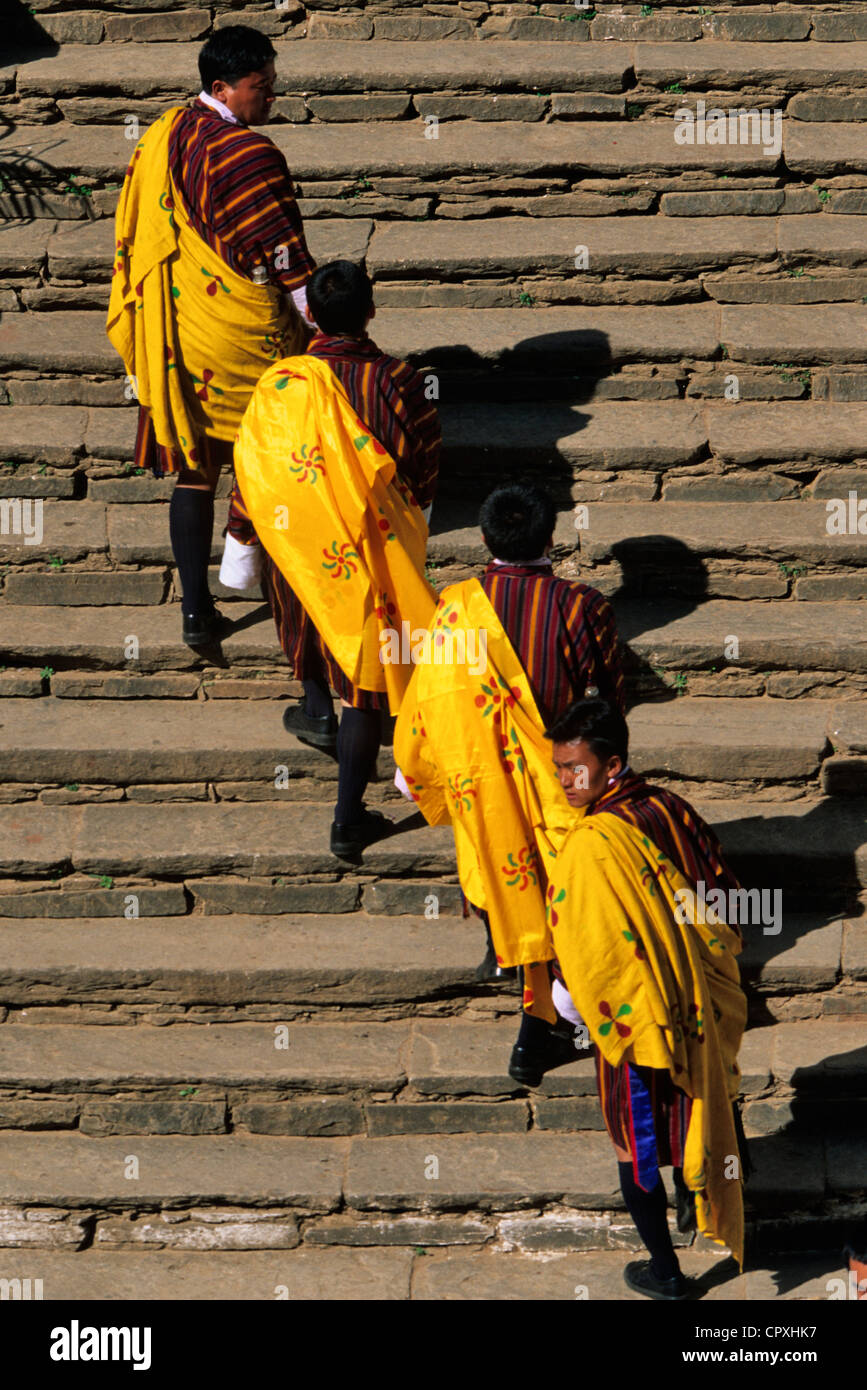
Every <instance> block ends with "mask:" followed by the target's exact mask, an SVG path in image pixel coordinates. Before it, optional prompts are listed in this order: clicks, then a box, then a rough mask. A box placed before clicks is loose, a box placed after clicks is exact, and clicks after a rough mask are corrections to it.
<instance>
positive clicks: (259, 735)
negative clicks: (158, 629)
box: [0, 698, 322, 785]
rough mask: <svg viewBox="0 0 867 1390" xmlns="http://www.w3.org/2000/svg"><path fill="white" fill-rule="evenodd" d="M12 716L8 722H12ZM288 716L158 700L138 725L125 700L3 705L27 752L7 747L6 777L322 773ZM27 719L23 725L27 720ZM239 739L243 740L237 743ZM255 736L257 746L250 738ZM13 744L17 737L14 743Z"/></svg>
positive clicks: (231, 703)
mask: <svg viewBox="0 0 867 1390" xmlns="http://www.w3.org/2000/svg"><path fill="white" fill-rule="evenodd" d="M4 715H5V718H4ZM280 715H281V711H280V709H279V708H278V707H276V706H275V707H274V708H273V709H272V710H271V711H270V715H269V714H267V713H263V710H262V709H261V708H260V707H259V706H258V705H257V704H250V703H249V702H248V701H246V700H238V701H235V700H220V701H217V702H216V703H214V704H213V705H211V704H209V705H207V706H205V705H204V704H202V703H200V702H195V701H194V702H190V703H185V704H183V705H178V704H176V703H174V702H173V703H172V704H171V705H168V706H161V705H160V703H159V702H158V701H154V700H151V701H150V703H149V705H148V708H147V711H146V712H145V713H144V714H143V715H140V716H139V717H138V719H137V720H136V721H135V725H134V727H133V729H131V728H130V721H129V714H128V711H127V710H126V709H125V708H124V706H123V704H122V703H111V704H106V703H105V702H104V701H102V700H100V701H99V703H97V704H91V703H90V702H89V701H87V700H85V699H79V700H78V701H77V702H76V704H75V705H74V706H72V705H69V704H67V703H66V702H65V701H63V702H56V701H55V700H53V699H50V698H49V699H45V700H40V701H39V702H38V707H37V706H36V705H35V706H34V708H33V710H32V711H31V712H30V714H29V715H28V714H27V713H26V712H25V711H23V709H22V708H20V707H19V704H18V703H17V702H16V703H15V704H14V705H11V706H6V707H4V706H2V703H0V721H2V722H4V723H6V727H7V733H8V734H10V735H11V732H12V729H15V730H16V736H17V738H18V739H20V745H19V751H18V752H16V751H15V749H14V747H12V746H9V745H7V746H6V747H5V748H3V749H0V778H4V779H6V780H10V779H14V778H15V777H18V776H19V775H21V774H23V772H24V771H25V768H24V762H25V761H27V762H29V767H30V771H29V773H28V780H29V781H33V779H34V776H36V775H37V773H38V774H39V775H41V776H42V778H43V780H44V781H50V782H66V781H74V780H77V781H82V782H121V783H126V782H145V781H146V782H180V781H185V780H186V781H196V780H206V781H215V780H216V779H217V778H234V777H237V778H243V779H245V780H250V781H255V780H257V779H262V780H263V781H267V782H269V783H270V784H271V785H273V784H274V781H275V777H277V776H278V775H279V769H280V768H281V767H283V768H287V769H288V772H289V773H290V774H291V775H293V776H298V775H300V774H302V773H308V774H312V775H314V776H315V774H316V771H317V768H318V765H319V764H320V763H321V762H322V754H321V753H318V752H317V751H316V750H313V749H310V748H309V747H308V746H307V745H305V744H303V743H300V742H299V741H298V740H297V739H296V738H294V737H293V736H291V735H287V734H286V732H285V730H283V728H282V723H281V718H280ZM22 720H23V722H22ZM233 731H234V739H235V740H236V741H237V744H236V746H233ZM247 735H249V742H246V741H245V740H246V736H247ZM10 744H11V738H10Z"/></svg>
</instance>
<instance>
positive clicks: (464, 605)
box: [394, 579, 575, 1002]
mask: <svg viewBox="0 0 867 1390" xmlns="http://www.w3.org/2000/svg"><path fill="white" fill-rule="evenodd" d="M459 638H460V639H461V641H458V639H459ZM427 639H428V640H427V642H426V643H424V642H419V643H418V644H417V646H418V648H419V650H418V654H417V657H416V667H415V671H414V673H413V677H412V680H411V682H410V686H409V689H408V691H407V694H406V698H405V701H404V706H403V708H402V710H401V713H400V717H399V719H398V721H397V726H396V728H395V737H394V756H395V761H396V762H397V764H398V767H400V769H401V771H402V772H403V774H404V776H405V778H406V780H407V783H408V785H409V787H410V790H411V791H412V793H413V798H414V800H415V801H416V802H417V804H418V806H419V809H420V810H421V811H422V813H423V815H424V817H425V819H426V820H427V821H428V822H429V823H430V824H431V825H442V824H446V823H447V822H448V821H451V823H452V827H453V829H454V835H455V849H456V852H457V860H458V874H459V877H460V881H461V887H462V888H463V890H464V892H465V894H466V895H467V897H468V898H469V899H470V901H471V902H472V903H473V904H474V905H475V906H476V907H480V908H484V909H485V910H486V911H487V912H488V915H489V918H490V925H491V936H492V938H493V941H494V949H495V950H496V952H497V956H498V959H499V960H500V962H501V964H503V965H505V966H513V965H530V964H532V963H534V962H536V961H545V960H550V959H551V957H552V955H553V953H554V952H553V945H552V941H551V936H550V933H549V931H548V927H547V923H546V918H545V893H546V891H547V887H548V874H549V872H550V868H551V864H552V862H553V859H554V855H555V853H556V846H557V843H558V841H559V837H560V836H561V835H562V834H563V833H565V830H566V829H567V827H568V826H569V825H571V824H572V823H573V820H574V817H575V812H573V811H572V809H571V808H570V806H569V804H568V802H567V801H566V798H565V796H564V794H563V792H562V789H561V787H560V785H559V782H558V781H557V776H556V773H555V771H554V767H553V764H552V761H551V744H550V742H549V741H548V740H547V739H546V738H545V737H544V725H543V723H542V718H541V715H540V714H539V711H538V709H537V707H536V702H535V699H534V697H533V692H532V690H531V689H530V683H529V681H528V679H527V675H526V672H525V671H524V668H523V667H522V665H521V663H520V661H519V659H518V657H517V655H516V653H515V650H514V648H513V647H512V644H511V642H510V641H509V639H508V637H507V636H506V633H505V632H504V630H503V627H502V625H501V623H500V620H499V618H498V617H497V614H496V612H495V610H494V608H493V607H492V605H491V603H490V601H489V599H488V597H487V595H486V594H485V591H484V589H483V588H482V586H481V584H479V582H478V580H476V579H469V580H466V581H465V582H464V583H462V584H455V585H452V586H451V587H449V588H448V589H446V590H445V591H444V593H443V594H442V595H441V597H440V601H439V604H438V606H437V610H436V613H435V614H434V617H433V620H432V621H431V624H430V628H429V631H428V634H427ZM461 644H462V645H461ZM440 648H442V655H440V656H438V652H439V651H440ZM525 1002H527V1001H525ZM530 1002H532V1001H530Z"/></svg>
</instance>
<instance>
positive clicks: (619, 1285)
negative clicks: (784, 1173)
mask: <svg viewBox="0 0 867 1390" xmlns="http://www.w3.org/2000/svg"><path fill="white" fill-rule="evenodd" d="M175 1215H176V1213H171V1214H170V1216H169V1218H167V1219H164V1218H162V1217H158V1218H156V1219H152V1218H145V1219H144V1220H142V1221H137V1222H128V1221H125V1220H124V1219H123V1218H117V1217H113V1216H109V1217H107V1218H104V1219H102V1220H100V1222H99V1223H98V1225H97V1227H96V1234H97V1241H98V1244H97V1248H95V1249H85V1250H82V1251H80V1252H76V1250H75V1246H76V1245H78V1244H81V1243H82V1242H83V1241H84V1240H85V1239H86V1238H87V1234H86V1233H87V1227H86V1226H85V1225H83V1224H81V1223H80V1222H77V1221H75V1220H74V1219H72V1220H69V1219H67V1220H66V1221H65V1222H58V1223H53V1224H52V1225H51V1226H50V1227H49V1226H47V1225H45V1224H43V1225H42V1226H41V1228H40V1227H39V1226H38V1225H37V1224H36V1222H35V1221H33V1222H29V1223H27V1224H25V1222H24V1221H23V1220H21V1221H17V1222H15V1224H14V1227H13V1224H12V1222H11V1221H10V1223H9V1226H10V1229H14V1231H15V1233H16V1236H17V1237H18V1242H19V1243H20V1246H24V1240H23V1238H22V1237H23V1236H24V1235H26V1236H31V1235H35V1234H36V1233H38V1234H39V1235H40V1236H41V1237H42V1241H40V1242H39V1244H40V1247H41V1248H38V1249H33V1250H31V1249H28V1248H18V1243H16V1245H15V1248H14V1253H13V1251H9V1250H8V1249H7V1253H6V1257H5V1261H4V1270H7V1271H8V1273H9V1276H10V1277H15V1278H19V1279H22V1280H24V1281H26V1280H28V1279H29V1280H31V1285H30V1288H31V1289H35V1288H37V1287H38V1288H39V1289H40V1291H41V1294H40V1296H41V1297H42V1298H44V1299H45V1301H46V1302H51V1301H54V1300H57V1299H62V1300H66V1301H69V1302H76V1303H78V1302H87V1301H90V1300H95V1301H99V1302H104V1301H107V1300H109V1299H111V1300H121V1301H129V1302H138V1301H140V1300H141V1301H150V1300H155V1299H161V1300H166V1301H171V1302H173V1303H174V1302H176V1301H182V1302H185V1301H187V1300H194V1301H207V1300H220V1301H223V1300H226V1299H231V1300H232V1302H233V1303H234V1302H239V1301H245V1300H271V1299H274V1298H276V1297H279V1298H288V1299H291V1300H292V1301H293V1302H316V1303H324V1302H330V1301H332V1300H364V1301H365V1302H367V1301H374V1302H384V1301H397V1300H403V1301H407V1300H409V1299H417V1300H418V1299H420V1300H423V1301H424V1302H435V1301H439V1300H447V1299H448V1300H456V1299H460V1300H462V1301H466V1300H470V1301H472V1300H480V1299H481V1300H498V1299H520V1300H521V1301H527V1300H530V1301H532V1300H543V1299H550V1300H554V1299H557V1300H561V1301H565V1300H569V1299H575V1298H576V1297H585V1296H586V1297H588V1298H589V1297H593V1298H594V1299H605V1300H606V1301H609V1302H631V1301H635V1302H638V1301H639V1300H640V1299H641V1298H642V1295H641V1294H637V1293H633V1292H632V1291H631V1290H630V1289H628V1288H627V1287H626V1285H625V1284H624V1282H623V1266H624V1262H625V1258H626V1256H625V1254H624V1250H626V1249H633V1250H638V1249H639V1248H640V1246H639V1243H638V1236H637V1234H636V1233H635V1232H633V1231H632V1229H631V1227H630V1226H629V1224H628V1223H627V1222H626V1221H625V1219H624V1218H623V1217H621V1218H619V1220H618V1221H616V1222H615V1223H613V1224H612V1223H611V1222H610V1221H609V1220H606V1219H602V1218H599V1219H594V1218H588V1217H585V1216H576V1215H574V1214H565V1215H562V1216H558V1217H554V1218H551V1217H548V1218H544V1217H543V1218H537V1219H534V1218H532V1217H530V1218H527V1219H522V1218H509V1217H505V1218H503V1219H502V1220H501V1221H499V1222H495V1221H491V1222H490V1224H488V1222H487V1219H486V1218H484V1217H479V1218H475V1217H471V1216H458V1217H453V1218H447V1217H445V1218H436V1217H434V1218H431V1217H421V1218H403V1219H401V1218H396V1219H395V1218H383V1219H377V1218H375V1217H372V1218H369V1219H360V1220H357V1221H352V1220H345V1219H343V1218H340V1217H335V1218H324V1219H323V1220H321V1221H319V1222H314V1223H311V1224H310V1225H309V1228H308V1230H307V1231H306V1232H305V1233H304V1241H305V1245H304V1246H302V1248H300V1249H293V1248H292V1247H293V1246H295V1245H297V1244H298V1241H299V1236H298V1232H297V1228H296V1229H295V1230H292V1229H291V1228H290V1226H289V1223H287V1222H286V1221H284V1220H280V1219H276V1220H273V1221H268V1220H266V1221H265V1222H264V1223H262V1225H259V1226H257V1225H254V1224H253V1222H252V1221H251V1220H250V1219H249V1217H250V1213H245V1214H244V1215H238V1216H236V1217H235V1219H232V1218H231V1217H230V1216H229V1215H228V1214H227V1213H215V1214H211V1216H210V1218H209V1220H208V1221H204V1220H201V1219H200V1220H198V1221H193V1220H191V1219H190V1217H189V1216H184V1217H183V1219H182V1220H181V1221H180V1222H178V1221H176V1220H175V1219H174V1217H175ZM260 1230H261V1231H262V1234H261V1235H259V1234H258V1232H259V1231H260ZM49 1231H51V1232H53V1236H52V1239H51V1245H50V1247H48V1232H49ZM19 1232H20V1233H21V1234H20V1235H18V1233H19ZM11 1239H12V1237H11V1236H10V1237H7V1241H9V1240H11ZM588 1239H590V1240H591V1241H592V1242H594V1243H596V1244H598V1245H599V1246H605V1245H607V1246H608V1247H609V1248H600V1249H592V1250H588V1249H586V1245H587V1241H588ZM43 1241H44V1243H45V1244H44V1245H43V1244H42V1242H43ZM501 1241H502V1242H503V1246H504V1248H492V1249H490V1250H488V1249H485V1248H484V1246H485V1245H486V1243H489V1244H491V1245H492V1246H494V1245H495V1244H496V1245H499V1244H500V1242H501ZM254 1242H256V1243H257V1244H258V1245H259V1246H261V1245H265V1246H267V1247H269V1248H266V1249H261V1248H259V1249H255V1248H251V1247H253V1245H254ZM28 1243H29V1242H28ZM386 1244H387V1245H389V1246H391V1247H392V1248H390V1249H389V1248H384V1247H385V1246H386ZM317 1245H319V1247H320V1248H316V1246H317ZM395 1245H398V1246H400V1245H404V1246H412V1247H414V1248H413V1249H400V1248H394V1247H395ZM464 1245H469V1246H470V1249H469V1250H464V1249H461V1248H460V1247H461V1246H464ZM64 1246H68V1248H67V1249H64ZM244 1246H246V1247H247V1248H246V1249H245V1248H243V1247H244ZM322 1246H331V1247H335V1246H337V1247H348V1248H330V1249H329V1248H324V1249H323V1248H321V1247H322ZM371 1246H373V1247H377V1246H379V1248H372V1249H371V1248H370V1247H371ZM441 1246H446V1247H451V1248H447V1249H440V1248H439V1247H441ZM46 1247H48V1248H46ZM359 1247H362V1248H359ZM364 1247H367V1248H364ZM429 1247H433V1248H429ZM539 1250H547V1251H552V1252H559V1253H558V1258H556V1259H548V1260H543V1261H540V1259H539V1255H538V1251H539ZM211 1251H216V1252H217V1253H216V1254H211V1253H209V1252H211ZM765 1253H766V1254H767V1256H768V1258H767V1259H764V1254H765ZM678 1258H679V1260H680V1264H681V1266H682V1268H683V1271H684V1273H685V1274H686V1275H687V1276H688V1277H689V1278H690V1279H691V1280H693V1281H695V1284H696V1286H697V1288H698V1289H699V1291H700V1293H699V1296H700V1297H701V1298H702V1299H712V1300H714V1301H721V1300H722V1301H728V1300H734V1301H738V1302H741V1301H749V1302H754V1301H755V1300H756V1299H761V1300H763V1301H767V1302H768V1303H770V1302H771V1301H774V1302H776V1301H777V1300H779V1301H782V1302H786V1301H789V1300H795V1301H797V1300H813V1301H815V1300H819V1299H825V1298H828V1297H829V1295H830V1292H831V1291H832V1290H840V1289H842V1290H843V1293H842V1294H841V1293H839V1292H837V1293H836V1294H835V1297H845V1290H846V1288H847V1286H848V1285H847V1280H848V1273H847V1270H846V1267H845V1263H844V1261H843V1259H842V1257H840V1258H839V1259H838V1260H837V1262H836V1263H833V1262H832V1263H829V1260H828V1256H827V1254H825V1255H822V1256H816V1255H810V1254H809V1253H806V1254H803V1255H801V1256H797V1255H794V1256H793V1255H787V1256H777V1255H772V1254H771V1252H770V1251H767V1250H766V1242H763V1256H762V1257H758V1258H757V1259H755V1260H753V1261H751V1262H750V1267H749V1268H748V1269H747V1270H746V1271H745V1273H743V1274H736V1273H734V1268H735V1267H734V1266H733V1265H732V1263H731V1261H730V1260H729V1257H728V1255H727V1254H726V1253H725V1252H724V1251H720V1252H719V1253H717V1251H716V1250H713V1251H709V1250H705V1249H699V1248H698V1247H696V1248H695V1249H694V1250H679V1251H678ZM722 1266H725V1268H724V1269H723V1268H721V1267H722ZM831 1279H836V1280H837V1283H836V1284H832V1283H830V1280H831ZM24 1287H27V1285H26V1283H25V1285H24ZM576 1290H578V1292H577V1293H576ZM584 1291H586V1294H585V1292H584ZM23 1296H26V1295H23ZM32 1296H34V1297H35V1296H36V1295H35V1294H33V1295H32ZM215 1346H216V1343H215ZM196 1355H197V1366H198V1367H199V1368H201V1369H204V1368H205V1366H206V1364H207V1363H206V1362H205V1361H204V1359H203V1357H202V1353H201V1351H200V1350H197V1353H196ZM229 1355H230V1353H229V1352H228V1350H227V1348H226V1346H225V1345H223V1346H221V1347H220V1348H219V1356H220V1369H221V1370H224V1369H225V1366H226V1365H227V1364H228V1360H229ZM244 1356H245V1358H246V1356H247V1353H246V1351H245V1352H244ZM826 1356H827V1353H826ZM215 1364H216V1363H215ZM244 1364H246V1361H245V1363H244ZM241 1369H243V1367H242V1365H241V1364H240V1363H239V1370H241Z"/></svg>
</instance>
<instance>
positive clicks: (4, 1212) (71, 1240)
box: [0, 1207, 87, 1297]
mask: <svg viewBox="0 0 867 1390" xmlns="http://www.w3.org/2000/svg"><path fill="white" fill-rule="evenodd" d="M86 1239H87V1227H86V1226H85V1224H84V1223H83V1222H81V1221H77V1220H76V1219H75V1217H74V1216H73V1215H72V1214H71V1213H68V1212H61V1211H44V1210H42V1211H40V1210H31V1211H22V1210H21V1209H19V1208H15V1207H0V1244H2V1247H3V1248H4V1250H32V1249H38V1250H40V1252H41V1251H43V1250H64V1249H72V1250H78V1249H80V1248H81V1246H82V1245H83V1244H84V1242H85V1240H86ZM37 1258H38V1257H37ZM9 1262H10V1256H9V1255H6V1256H5V1259H4V1263H5V1264H8V1263H9ZM12 1263H14V1264H15V1265H16V1266H17V1260H15V1259H14V1257H13V1258H12ZM12 1277H13V1278H15V1277H20V1276H15V1275H13V1276H12ZM38 1277H39V1276H37V1278H38ZM42 1287H43V1288H44V1284H43V1286H42ZM12 1297H14V1294H13V1295H12Z"/></svg>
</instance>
